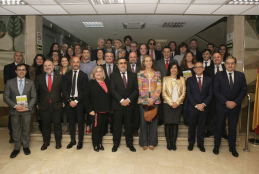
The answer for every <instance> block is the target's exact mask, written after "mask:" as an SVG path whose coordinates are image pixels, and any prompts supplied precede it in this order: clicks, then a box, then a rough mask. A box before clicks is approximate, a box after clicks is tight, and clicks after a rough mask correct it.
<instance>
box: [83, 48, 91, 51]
mask: <svg viewBox="0 0 259 174" xmlns="http://www.w3.org/2000/svg"><path fill="white" fill-rule="evenodd" d="M84 51H89V52H90V50H89V49H88V48H84V49H83V50H82V52H84Z"/></svg>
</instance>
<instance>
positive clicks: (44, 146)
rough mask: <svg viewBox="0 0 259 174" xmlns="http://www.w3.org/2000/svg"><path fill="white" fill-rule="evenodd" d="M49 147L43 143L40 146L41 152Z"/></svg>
mask: <svg viewBox="0 0 259 174" xmlns="http://www.w3.org/2000/svg"><path fill="white" fill-rule="evenodd" d="M48 146H49V142H48V143H43V145H42V146H41V150H46V149H47V148H48Z"/></svg>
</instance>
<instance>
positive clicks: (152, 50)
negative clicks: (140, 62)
mask: <svg viewBox="0 0 259 174" xmlns="http://www.w3.org/2000/svg"><path fill="white" fill-rule="evenodd" d="M151 57H152V58H153V59H154V56H153V50H151Z"/></svg>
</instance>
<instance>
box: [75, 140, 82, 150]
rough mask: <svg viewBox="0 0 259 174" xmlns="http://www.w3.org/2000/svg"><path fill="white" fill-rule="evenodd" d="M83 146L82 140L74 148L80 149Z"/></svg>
mask: <svg viewBox="0 0 259 174" xmlns="http://www.w3.org/2000/svg"><path fill="white" fill-rule="evenodd" d="M82 148H83V142H78V144H77V147H76V149H77V150H80V149H82Z"/></svg>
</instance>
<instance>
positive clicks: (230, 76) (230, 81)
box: [228, 73, 234, 90]
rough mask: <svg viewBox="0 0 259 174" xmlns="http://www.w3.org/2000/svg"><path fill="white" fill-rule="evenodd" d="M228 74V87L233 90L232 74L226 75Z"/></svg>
mask: <svg viewBox="0 0 259 174" xmlns="http://www.w3.org/2000/svg"><path fill="white" fill-rule="evenodd" d="M228 74H229V85H230V88H231V90H232V89H233V85H234V83H233V79H232V73H228Z"/></svg>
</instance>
